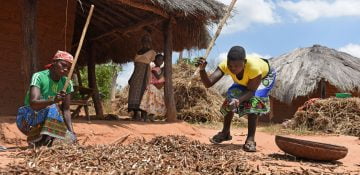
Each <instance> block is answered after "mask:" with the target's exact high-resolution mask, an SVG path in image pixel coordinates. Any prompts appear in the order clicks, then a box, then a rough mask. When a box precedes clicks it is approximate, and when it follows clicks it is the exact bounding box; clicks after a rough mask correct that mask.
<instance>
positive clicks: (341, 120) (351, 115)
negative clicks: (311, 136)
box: [291, 98, 360, 137]
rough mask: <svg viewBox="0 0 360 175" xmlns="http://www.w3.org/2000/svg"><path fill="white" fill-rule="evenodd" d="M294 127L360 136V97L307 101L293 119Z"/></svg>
mask: <svg viewBox="0 0 360 175" xmlns="http://www.w3.org/2000/svg"><path fill="white" fill-rule="evenodd" d="M291 125H292V127H293V128H306V129H310V130H314V131H324V132H327V133H338V134H346V135H353V136H358V137H360V98H346V99H341V98H328V99H317V100H313V101H310V102H306V103H305V104H304V105H303V106H302V107H300V108H299V110H298V111H297V112H296V113H295V116H294V118H293V119H292V121H291Z"/></svg>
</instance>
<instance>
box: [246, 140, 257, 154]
mask: <svg viewBox="0 0 360 175" xmlns="http://www.w3.org/2000/svg"><path fill="white" fill-rule="evenodd" d="M243 149H244V151H246V152H256V142H254V141H248V142H246V143H245V144H244V145H243Z"/></svg>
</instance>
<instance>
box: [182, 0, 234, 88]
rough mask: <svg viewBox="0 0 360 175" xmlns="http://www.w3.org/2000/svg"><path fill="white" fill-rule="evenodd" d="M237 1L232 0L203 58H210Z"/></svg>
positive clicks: (197, 70)
mask: <svg viewBox="0 0 360 175" xmlns="http://www.w3.org/2000/svg"><path fill="white" fill-rule="evenodd" d="M236 1H237V0H232V1H231V3H230V5H229V8H228V9H227V11H226V14H225V16H224V17H223V18H222V19H221V21H220V23H219V25H218V28H217V30H216V32H215V35H214V37H213V38H212V39H211V41H210V43H209V46H208V47H207V49H206V52H205V55H204V57H203V58H205V60H206V59H207V57H208V56H209V54H210V51H211V49H212V48H213V46H214V44H215V40H216V39H217V37H218V36H219V35H220V33H221V30H222V28H223V26H224V24H225V22H226V20H227V19H228V18H229V16H230V14H231V11H232V9H233V8H234V5H235V3H236ZM199 71H200V69H199V68H197V69H196V71H195V72H194V74H193V76H192V79H193V78H194V77H195V76H196V75H197V74H198V73H199ZM189 84H191V81H190V82H189Z"/></svg>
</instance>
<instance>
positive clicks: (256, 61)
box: [199, 46, 275, 152]
mask: <svg viewBox="0 0 360 175" xmlns="http://www.w3.org/2000/svg"><path fill="white" fill-rule="evenodd" d="M206 64H207V63H206V61H205V60H204V59H200V60H199V66H200V76H201V81H202V82H203V84H204V85H205V87H207V88H209V87H211V86H213V85H214V84H215V83H216V82H217V81H219V80H220V79H221V77H223V76H224V74H227V75H230V76H231V78H232V79H233V81H234V84H233V85H232V86H231V87H230V88H229V89H228V91H227V96H226V99H225V101H224V103H223V105H222V107H221V109H220V112H221V113H222V114H223V115H224V125H223V129H222V131H221V132H219V133H217V134H216V135H215V136H213V137H212V138H211V139H210V142H212V143H221V142H223V141H227V140H231V139H232V136H231V135H230V125H231V120H232V118H233V116H234V113H237V114H239V116H240V117H241V116H243V115H247V116H248V135H247V138H246V141H245V144H244V145H243V149H244V150H245V151H248V152H255V151H256V142H255V131H256V123H257V118H258V116H259V115H262V114H266V113H268V112H269V111H270V105H269V96H268V93H269V91H270V90H271V88H272V87H273V84H274V81H275V71H274V70H273V69H271V68H270V66H269V64H268V62H267V60H263V59H261V58H258V57H246V54H245V49H244V48H243V47H240V46H234V47H232V48H231V49H230V51H229V52H228V55H227V60H225V61H223V62H221V63H220V64H219V66H218V68H217V69H216V70H215V71H214V72H213V73H212V74H211V75H210V76H208V75H207V73H206V71H205V67H206Z"/></svg>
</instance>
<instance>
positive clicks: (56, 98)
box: [54, 91, 66, 103]
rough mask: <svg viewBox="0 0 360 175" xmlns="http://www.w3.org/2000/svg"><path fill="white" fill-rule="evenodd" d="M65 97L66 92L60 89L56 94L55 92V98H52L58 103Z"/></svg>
mask: <svg viewBox="0 0 360 175" xmlns="http://www.w3.org/2000/svg"><path fill="white" fill-rule="evenodd" d="M65 97H66V93H65V92H64V91H60V92H59V93H58V94H56V96H55V98H54V102H55V103H58V102H61V101H64V100H65Z"/></svg>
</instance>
